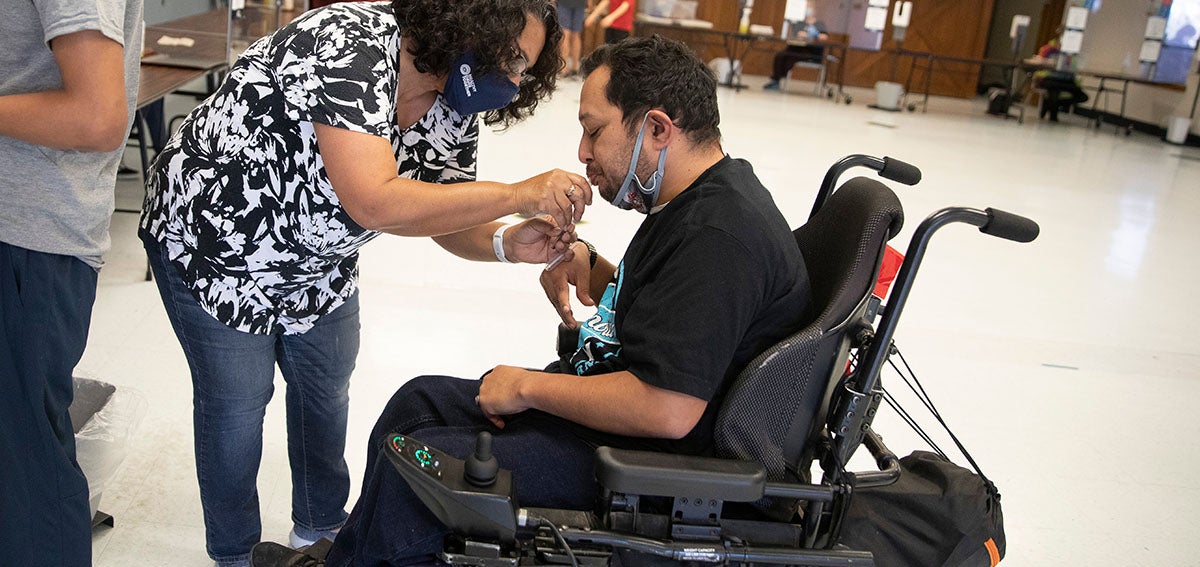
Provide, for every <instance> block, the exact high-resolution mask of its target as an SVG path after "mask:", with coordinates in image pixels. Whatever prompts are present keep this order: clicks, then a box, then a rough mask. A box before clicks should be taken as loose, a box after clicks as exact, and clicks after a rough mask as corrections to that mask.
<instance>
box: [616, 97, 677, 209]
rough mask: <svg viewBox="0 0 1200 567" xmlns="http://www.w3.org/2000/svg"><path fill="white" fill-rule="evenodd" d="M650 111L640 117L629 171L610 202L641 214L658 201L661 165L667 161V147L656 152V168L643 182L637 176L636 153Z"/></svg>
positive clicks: (644, 133) (661, 173)
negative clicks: (640, 123) (640, 125)
mask: <svg viewBox="0 0 1200 567" xmlns="http://www.w3.org/2000/svg"><path fill="white" fill-rule="evenodd" d="M648 118H650V113H649V112H647V113H646V116H643V117H642V127H641V129H640V130H639V131H638V137H637V141H636V142H634V144H633V156H631V157H630V158H629V173H627V174H625V182H624V183H622V184H621V189H620V190H619V191H617V196H616V197H613V200H612V204H613V205H616V207H617V208H620V209H625V210H635V211H638V212H640V213H642V214H650V209H653V208H654V204H655V203H656V202H658V194H659V192H660V191H662V181H663V166H664V165H666V163H667V148H663V149H662V151H660V152H658V169H657V170H655V171H654V173H653V174H652V175H650V178H649V179H647V180H646V183H645V184H643V183H642V181H641V180H640V179H638V177H637V171H636V170H637V159H638V154H640V153H641V152H642V139H643V138H645V137H646V119H648Z"/></svg>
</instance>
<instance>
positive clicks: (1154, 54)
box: [1138, 40, 1162, 63]
mask: <svg viewBox="0 0 1200 567" xmlns="http://www.w3.org/2000/svg"><path fill="white" fill-rule="evenodd" d="M1161 51H1162V42H1161V41H1154V40H1146V41H1143V42H1142V52H1141V55H1139V56H1138V61H1141V62H1142V63H1154V62H1156V61H1158V54H1159V52H1161Z"/></svg>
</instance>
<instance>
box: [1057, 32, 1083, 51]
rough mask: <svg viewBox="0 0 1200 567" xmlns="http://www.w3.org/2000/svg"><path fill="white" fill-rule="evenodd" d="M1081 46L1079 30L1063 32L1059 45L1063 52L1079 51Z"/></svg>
mask: <svg viewBox="0 0 1200 567" xmlns="http://www.w3.org/2000/svg"><path fill="white" fill-rule="evenodd" d="M1081 47H1083V32H1081V31H1079V30H1067V31H1065V32H1063V36H1062V46H1061V47H1060V49H1061V50H1062V52H1063V53H1070V54H1076V53H1079V48H1081Z"/></svg>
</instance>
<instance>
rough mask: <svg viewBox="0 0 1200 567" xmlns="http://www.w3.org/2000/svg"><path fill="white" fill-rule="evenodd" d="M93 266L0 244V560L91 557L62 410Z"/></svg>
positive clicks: (80, 343)
mask: <svg viewBox="0 0 1200 567" xmlns="http://www.w3.org/2000/svg"><path fill="white" fill-rule="evenodd" d="M96 277H97V274H96V270H95V269H94V268H92V267H91V266H88V265H87V264H85V263H84V262H83V261H82V260H79V259H78V258H75V257H72V256H60V255H57V254H45V253H42V252H34V251H32V250H27V249H25V248H19V247H16V246H12V245H9V244H5V243H3V242H0V550H3V552H2V553H3V560H0V563H3V564H5V565H39V566H53V567H59V566H74V565H90V564H91V561H92V536H91V518H90V517H89V511H88V486H87V479H85V478H84V476H83V472H81V471H80V470H79V464H78V463H77V462H76V461H75V434H74V429H73V428H72V427H71V417H70V415H69V414H68V413H67V409H68V408H69V407H70V405H71V399H72V398H73V397H74V393H75V386H74V383H73V381H72V379H71V373H72V371H73V370H74V369H75V365H76V364H77V363H78V362H79V359H80V357H82V356H83V348H84V346H85V345H86V344H87V335H88V324H89V322H90V320H91V317H92V304H93V303H94V302H95V299H96Z"/></svg>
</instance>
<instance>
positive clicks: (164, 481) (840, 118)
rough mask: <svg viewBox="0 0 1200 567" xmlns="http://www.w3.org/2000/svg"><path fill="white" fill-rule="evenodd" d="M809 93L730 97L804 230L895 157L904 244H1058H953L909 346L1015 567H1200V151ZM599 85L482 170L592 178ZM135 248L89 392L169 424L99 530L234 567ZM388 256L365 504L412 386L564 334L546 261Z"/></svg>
mask: <svg viewBox="0 0 1200 567" xmlns="http://www.w3.org/2000/svg"><path fill="white" fill-rule="evenodd" d="M808 88H809V86H808V85H805V84H803V83H798V84H795V85H792V86H791V89H792V91H793V92H792V93H785V94H778V93H763V92H761V91H759V90H758V89H751V90H748V91H744V92H740V93H735V92H732V91H728V90H722V91H721V93H720V97H721V110H722V113H723V123H722V129H723V132H724V136H725V137H724V146H725V150H726V151H727V152H728V153H730V154H731V155H734V156H736V157H743V158H746V159H749V160H750V161H751V162H752V163H753V164H754V165H755V167H756V170H757V172H758V174H759V176H760V177H761V178H762V180H763V181H764V183H765V184H766V185H767V186H768V187H769V188H771V189H772V191H773V193H774V195H775V198H776V200H777V202H778V203H779V205H780V207H781V208H782V210H783V211H784V213H785V214H786V215H787V216H788V218H789V219H790V220H791V221H792V222H793V223H799V222H801V221H802V220H803V219H804V218H805V217H806V215H807V213H808V211H809V208H810V207H811V204H812V198H813V196H814V193H815V190H816V187H817V185H818V183H819V182H820V179H821V177H822V176H823V174H824V171H825V168H826V167H828V166H829V165H830V164H831V163H833V162H834V161H835V160H837V159H838V158H840V157H842V156H844V155H847V154H851V153H866V154H872V155H892V156H896V157H898V158H901V159H904V160H907V161H910V162H912V163H914V164H917V165H918V166H920V167H921V168H922V170H923V171H924V175H925V178H924V181H923V182H922V183H921V184H920V185H919V186H917V187H915V188H907V187H903V188H900V189H898V194H899V195H900V196H901V199H902V201H903V202H904V205H905V209H906V212H907V217H908V223H907V226H906V228H905V231H904V232H903V233H902V234H901V236H900V237H899V239H898V240H897V242H899V243H901V244H902V245H903V244H904V243H907V240H908V237H909V235H910V234H911V233H912V228H913V227H915V226H916V225H917V224H918V222H919V221H920V220H921V219H922V218H923V217H925V216H926V215H928V214H930V213H931V212H933V211H935V210H937V209H938V208H941V207H945V206H952V205H962V206H971V207H980V208H982V207H987V206H993V207H997V208H1001V209H1007V210H1011V211H1013V212H1017V213H1020V214H1024V215H1028V216H1030V217H1032V218H1034V219H1036V220H1037V221H1039V222H1040V223H1041V227H1042V235H1041V237H1040V238H1039V239H1038V240H1037V241H1036V242H1034V243H1032V244H1026V245H1020V244H1015V243H1012V242H1008V241H1002V240H998V239H994V238H989V237H987V236H984V235H981V234H979V233H978V232H976V231H975V230H973V229H969V228H966V227H957V226H956V227H951V228H947V229H946V230H944V231H942V233H939V235H938V237H937V238H935V240H934V241H933V244H932V246H931V247H930V250H929V253H928V255H927V257H926V263H925V264H924V265H923V267H922V269H921V273H920V275H919V277H918V280H917V287H916V288H915V290H914V292H913V294H912V296H911V298H910V301H909V303H908V309H907V311H906V313H905V317H904V319H905V321H904V322H903V324H902V325H901V328H900V332H899V335H898V343H899V345H900V346H901V347H902V348H903V349H904V352H905V354H906V356H907V358H908V360H909V362H910V363H911V364H912V365H913V366H914V368H915V369H916V370H917V371H918V373H919V375H920V376H921V377H922V378H923V380H924V383H925V386H926V388H927V389H928V390H929V392H930V394H931V395H932V396H933V398H934V400H935V401H936V402H938V404H939V407H940V409H941V410H942V413H943V415H944V416H945V417H946V418H947V419H948V420H949V422H950V423H951V424H952V425H953V426H954V427H955V429H956V432H957V433H958V434H959V436H960V437H961V438H962V439H963V441H964V442H965V443H966V444H967V446H968V447H969V448H970V449H972V452H973V454H974V456H975V458H976V459H977V460H978V462H979V463H980V465H981V466H982V467H983V468H984V470H985V472H987V473H988V475H989V476H990V477H991V478H992V479H993V480H994V481H995V482H996V483H997V484H998V485H999V487H1000V489H1001V491H1002V492H1003V495H1004V500H1003V504H1004V511H1005V516H1006V520H1007V534H1008V542H1009V547H1008V558H1007V560H1006V561H1005V564H1006V565H1012V566H1034V565H1045V566H1050V565H1122V566H1125V565H1145V566H1161V565H1184V564H1191V565H1195V564H1196V559H1195V554H1194V549H1195V547H1196V546H1197V544H1200V535H1197V529H1196V528H1197V524H1200V522H1198V521H1197V518H1200V485H1197V483H1196V482H1195V480H1194V479H1192V478H1191V476H1190V475H1191V474H1192V473H1193V472H1194V471H1195V470H1196V468H1197V466H1198V465H1200V457H1197V456H1196V451H1195V445H1196V442H1195V439H1196V438H1197V437H1198V436H1200V420H1198V419H1197V418H1196V417H1195V414H1193V413H1192V411H1195V410H1194V408H1193V403H1194V401H1195V400H1197V399H1200V347H1197V346H1196V344H1197V343H1196V339H1195V338H1194V337H1192V336H1191V335H1189V334H1188V333H1189V332H1190V331H1189V329H1191V328H1192V325H1193V324H1194V323H1195V321H1196V320H1197V319H1198V317H1197V315H1198V314H1200V313H1198V308H1197V302H1196V300H1195V298H1192V297H1191V296H1190V295H1189V292H1188V291H1187V288H1188V286H1189V285H1195V282H1196V281H1197V280H1198V279H1200V263H1198V262H1196V261H1195V260H1194V259H1193V258H1192V256H1194V255H1195V254H1196V250H1195V247H1196V246H1197V244H1200V228H1198V227H1200V224H1198V223H1197V222H1196V218H1197V216H1198V215H1200V150H1198V149H1196V148H1180V147H1177V146H1172V145H1168V144H1166V143H1164V142H1163V141H1161V140H1159V139H1156V138H1153V137H1150V136H1147V135H1144V134H1134V135H1133V136H1131V137H1125V136H1123V135H1115V134H1114V133H1113V131H1112V130H1111V129H1105V130H1103V131H1100V132H1097V131H1096V130H1093V129H1088V128H1086V127H1085V124H1084V121H1083V120H1082V119H1080V118H1079V117H1075V116H1067V117H1065V119H1064V123H1061V124H1049V123H1045V122H1038V121H1037V120H1036V119H1032V120H1029V121H1027V122H1026V123H1025V124H1023V125H1021V124H1017V123H1016V121H1015V120H1007V121H1005V120H1001V119H997V118H994V117H991V116H986V115H985V114H984V113H983V108H984V102H983V101H937V102H936V103H935V105H934V106H933V108H931V110H930V112H929V113H927V114H921V113H916V114H909V113H902V114H890V113H886V112H881V111H876V110H871V109H868V108H867V107H866V106H865V103H866V102H870V101H872V100H873V98H874V97H873V95H872V93H870V92H867V91H862V92H857V93H856V95H857V96H856V100H855V103H854V104H853V105H850V106H846V105H841V104H834V103H832V102H829V101H826V100H823V99H817V98H814V97H811V96H808V95H807V94H806V93H807V92H809V91H808V90H807V89H808ZM578 89H579V83H578V82H568V83H566V84H565V85H564V88H563V89H562V90H561V91H560V93H559V94H558V95H557V97H556V98H555V99H554V100H553V101H551V102H550V103H548V104H546V105H544V106H542V107H540V108H539V111H538V115H537V117H536V118H534V119H532V120H530V121H529V122H527V123H525V124H522V125H520V126H517V127H515V128H513V129H511V130H510V131H508V132H505V133H501V134H496V133H492V132H487V133H485V134H484V135H483V139H482V141H481V149H480V162H479V172H480V176H481V177H482V178H486V179H494V180H500V181H513V180H517V179H521V178H523V177H527V176H530V175H533V174H536V173H539V172H541V171H544V170H546V169H548V168H553V167H562V168H564V169H569V170H574V171H581V167H580V166H579V164H578V163H577V161H576V159H575V147H576V144H577V141H578V136H579V126H578V124H577V122H576V120H575V112H576V104H577V101H578ZM185 103H186V101H185V100H174V99H172V101H171V102H170V105H171V106H177V105H182V104H185ZM129 155H130V157H129V162H130V163H131V164H136V157H133V156H134V152H132V151H131V152H129ZM118 192H119V200H120V201H121V204H122V205H132V206H136V205H137V203H138V199H139V198H140V188H139V186H138V183H137V182H136V181H134V182H122V183H121V184H120V187H119V189H118ZM585 220H586V224H584V225H583V226H582V227H581V229H580V232H581V234H582V235H584V236H585V237H586V238H588V239H590V240H592V241H593V242H594V243H596V245H597V246H598V248H600V250H601V251H602V252H604V253H607V254H608V255H609V256H611V257H618V256H619V255H620V252H621V251H622V250H623V249H624V246H625V244H626V243H627V242H628V239H629V238H630V236H631V235H632V234H633V231H634V230H635V229H636V226H637V223H638V221H639V215H637V214H634V213H628V212H620V211H617V210H616V209H614V208H612V207H609V206H607V205H604V204H602V203H599V200H597V205H596V206H595V207H593V208H591V209H588V211H587V214H586V217H585ZM112 234H113V250H112V252H111V254H110V255H109V258H108V266H107V267H106V268H105V269H104V271H103V272H102V274H101V277H100V292H99V296H98V299H97V301H96V307H95V314H94V317H93V325H92V331H91V341H90V344H89V347H88V350H87V353H86V354H85V356H84V358H83V361H82V362H81V364H80V367H79V373H80V374H83V375H90V376H94V377H97V378H100V379H103V380H106V381H109V382H112V383H114V384H117V385H118V386H120V387H122V388H130V389H136V390H138V391H140V392H141V393H142V394H143V395H144V396H145V398H146V400H147V402H148V403H147V408H148V409H147V412H146V416H145V419H144V421H143V422H142V424H141V427H140V429H139V430H138V434H137V436H136V438H135V439H134V441H133V442H132V444H131V447H130V451H129V456H128V459H127V460H126V462H125V464H124V466H123V467H122V468H121V470H120V472H119V473H118V474H117V475H116V478H115V480H113V481H112V483H111V485H110V486H108V488H107V489H106V490H105V491H104V495H103V501H102V503H101V509H102V510H105V511H107V512H109V513H111V514H113V515H114V516H115V517H116V522H117V524H116V528H114V529H105V530H102V531H100V532H98V534H97V535H96V537H95V540H94V545H95V558H96V564H97V565H99V566H137V565H153V566H158V565H174V566H189V565H194V566H202V565H211V562H209V560H208V559H207V557H206V555H205V553H204V539H203V528H202V523H201V515H200V505H199V500H198V496H197V494H198V490H197V487H196V479H195V473H194V470H193V464H194V463H193V458H192V450H191V419H190V389H189V388H190V383H189V378H188V372H187V367H186V364H185V362H184V359H183V355H182V352H181V351H180V348H179V345H178V344H177V343H176V341H175V338H174V336H173V334H172V332H171V330H170V327H169V326H168V324H167V321H166V317H165V316H164V313H163V309H162V305H161V304H160V302H159V298H158V294H157V292H156V290H155V288H154V284H152V283H149V282H146V281H143V270H144V268H145V264H144V256H143V253H142V252H141V250H140V247H139V244H138V242H137V240H136V237H135V218H134V216H133V215H128V214H117V215H116V217H115V218H114V220H113V226H112ZM362 258H363V259H362V312H363V315H362V318H363V346H362V353H361V356H360V359H359V364H358V369H357V371H356V373H355V377H354V380H353V383H352V388H351V395H352V398H353V402H352V408H351V411H352V415H351V422H350V441H349V447H350V449H349V451H348V454H347V455H346V458H347V459H348V461H349V463H350V468H351V470H352V471H353V476H354V487H353V489H352V494H354V495H357V491H358V483H359V480H360V478H359V476H360V474H361V471H362V463H363V459H364V455H363V454H362V450H363V445H364V443H365V436H366V434H367V432H368V431H369V428H370V426H371V424H372V423H373V421H374V419H375V417H376V416H377V415H378V413H379V411H380V409H381V406H382V404H383V403H384V402H385V401H386V400H387V398H388V396H389V395H390V393H391V392H392V391H394V389H395V388H397V387H398V386H399V385H400V384H401V383H403V382H404V381H405V380H407V379H409V378H410V377H412V376H416V375H419V374H424V373H444V374H451V375H459V376H476V375H478V374H480V373H482V372H483V371H485V370H487V369H489V368H491V367H492V366H493V365H495V364H497V363H507V364H521V365H530V366H532V365H539V364H541V363H544V362H546V361H547V360H549V359H550V358H551V357H552V348H553V347H552V345H553V337H554V326H555V323H556V320H557V318H556V316H555V314H554V313H553V311H552V310H551V308H550V307H549V306H548V305H547V304H546V302H545V299H544V297H543V295H542V292H541V291H540V288H539V287H538V285H537V282H536V278H537V272H538V268H537V267H533V266H503V265H498V264H471V263H468V262H465V261H462V260H459V259H457V258H454V257H452V256H451V255H449V254H447V253H444V252H442V251H441V250H440V249H438V248H437V247H436V246H435V245H433V244H432V243H431V242H430V241H428V240H425V239H404V238H396V237H382V238H379V239H378V240H377V241H375V242H374V243H372V244H370V245H369V246H367V248H366V249H365V250H364V252H363V254H362ZM1188 282H1192V283H1188ZM576 308H577V309H578V310H582V309H583V308H582V306H578V305H577V306H576ZM894 385H895V384H894ZM278 387H279V391H280V392H282V388H283V385H282V382H280V383H279V384H278ZM899 389H900V387H899V386H898V385H896V388H894V390H899ZM913 407H915V406H910V408H913ZM877 430H879V431H881V432H882V433H883V434H884V435H885V437H887V439H888V441H889V444H890V445H891V446H892V448H893V449H894V450H896V451H897V452H898V453H901V454H906V453H908V452H909V451H911V450H913V449H917V448H920V445H919V444H918V442H917V441H916V440H915V439H916V438H915V436H914V435H912V434H911V433H909V432H907V430H906V429H905V426H904V425H903V424H901V423H899V421H898V420H897V419H896V418H895V417H894V416H892V415H890V414H885V415H884V416H883V417H881V418H880V419H879V420H878V421H877ZM266 431H267V438H266V445H265V454H264V455H263V466H262V471H261V473H260V475H259V486H260V493H261V499H262V513H263V523H264V532H263V533H264V537H265V538H267V539H273V540H276V541H283V540H284V538H285V537H286V534H287V531H288V529H289V527H290V519H289V514H290V510H289V490H290V487H289V480H288V473H287V463H286V446H285V443H284V439H283V431H284V427H283V414H282V401H281V400H276V401H274V402H272V405H271V407H270V408H269V410H268V413H267V424H266ZM942 438H943V437H941V436H939V437H938V439H942ZM944 445H946V443H944ZM352 498H353V497H352Z"/></svg>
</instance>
